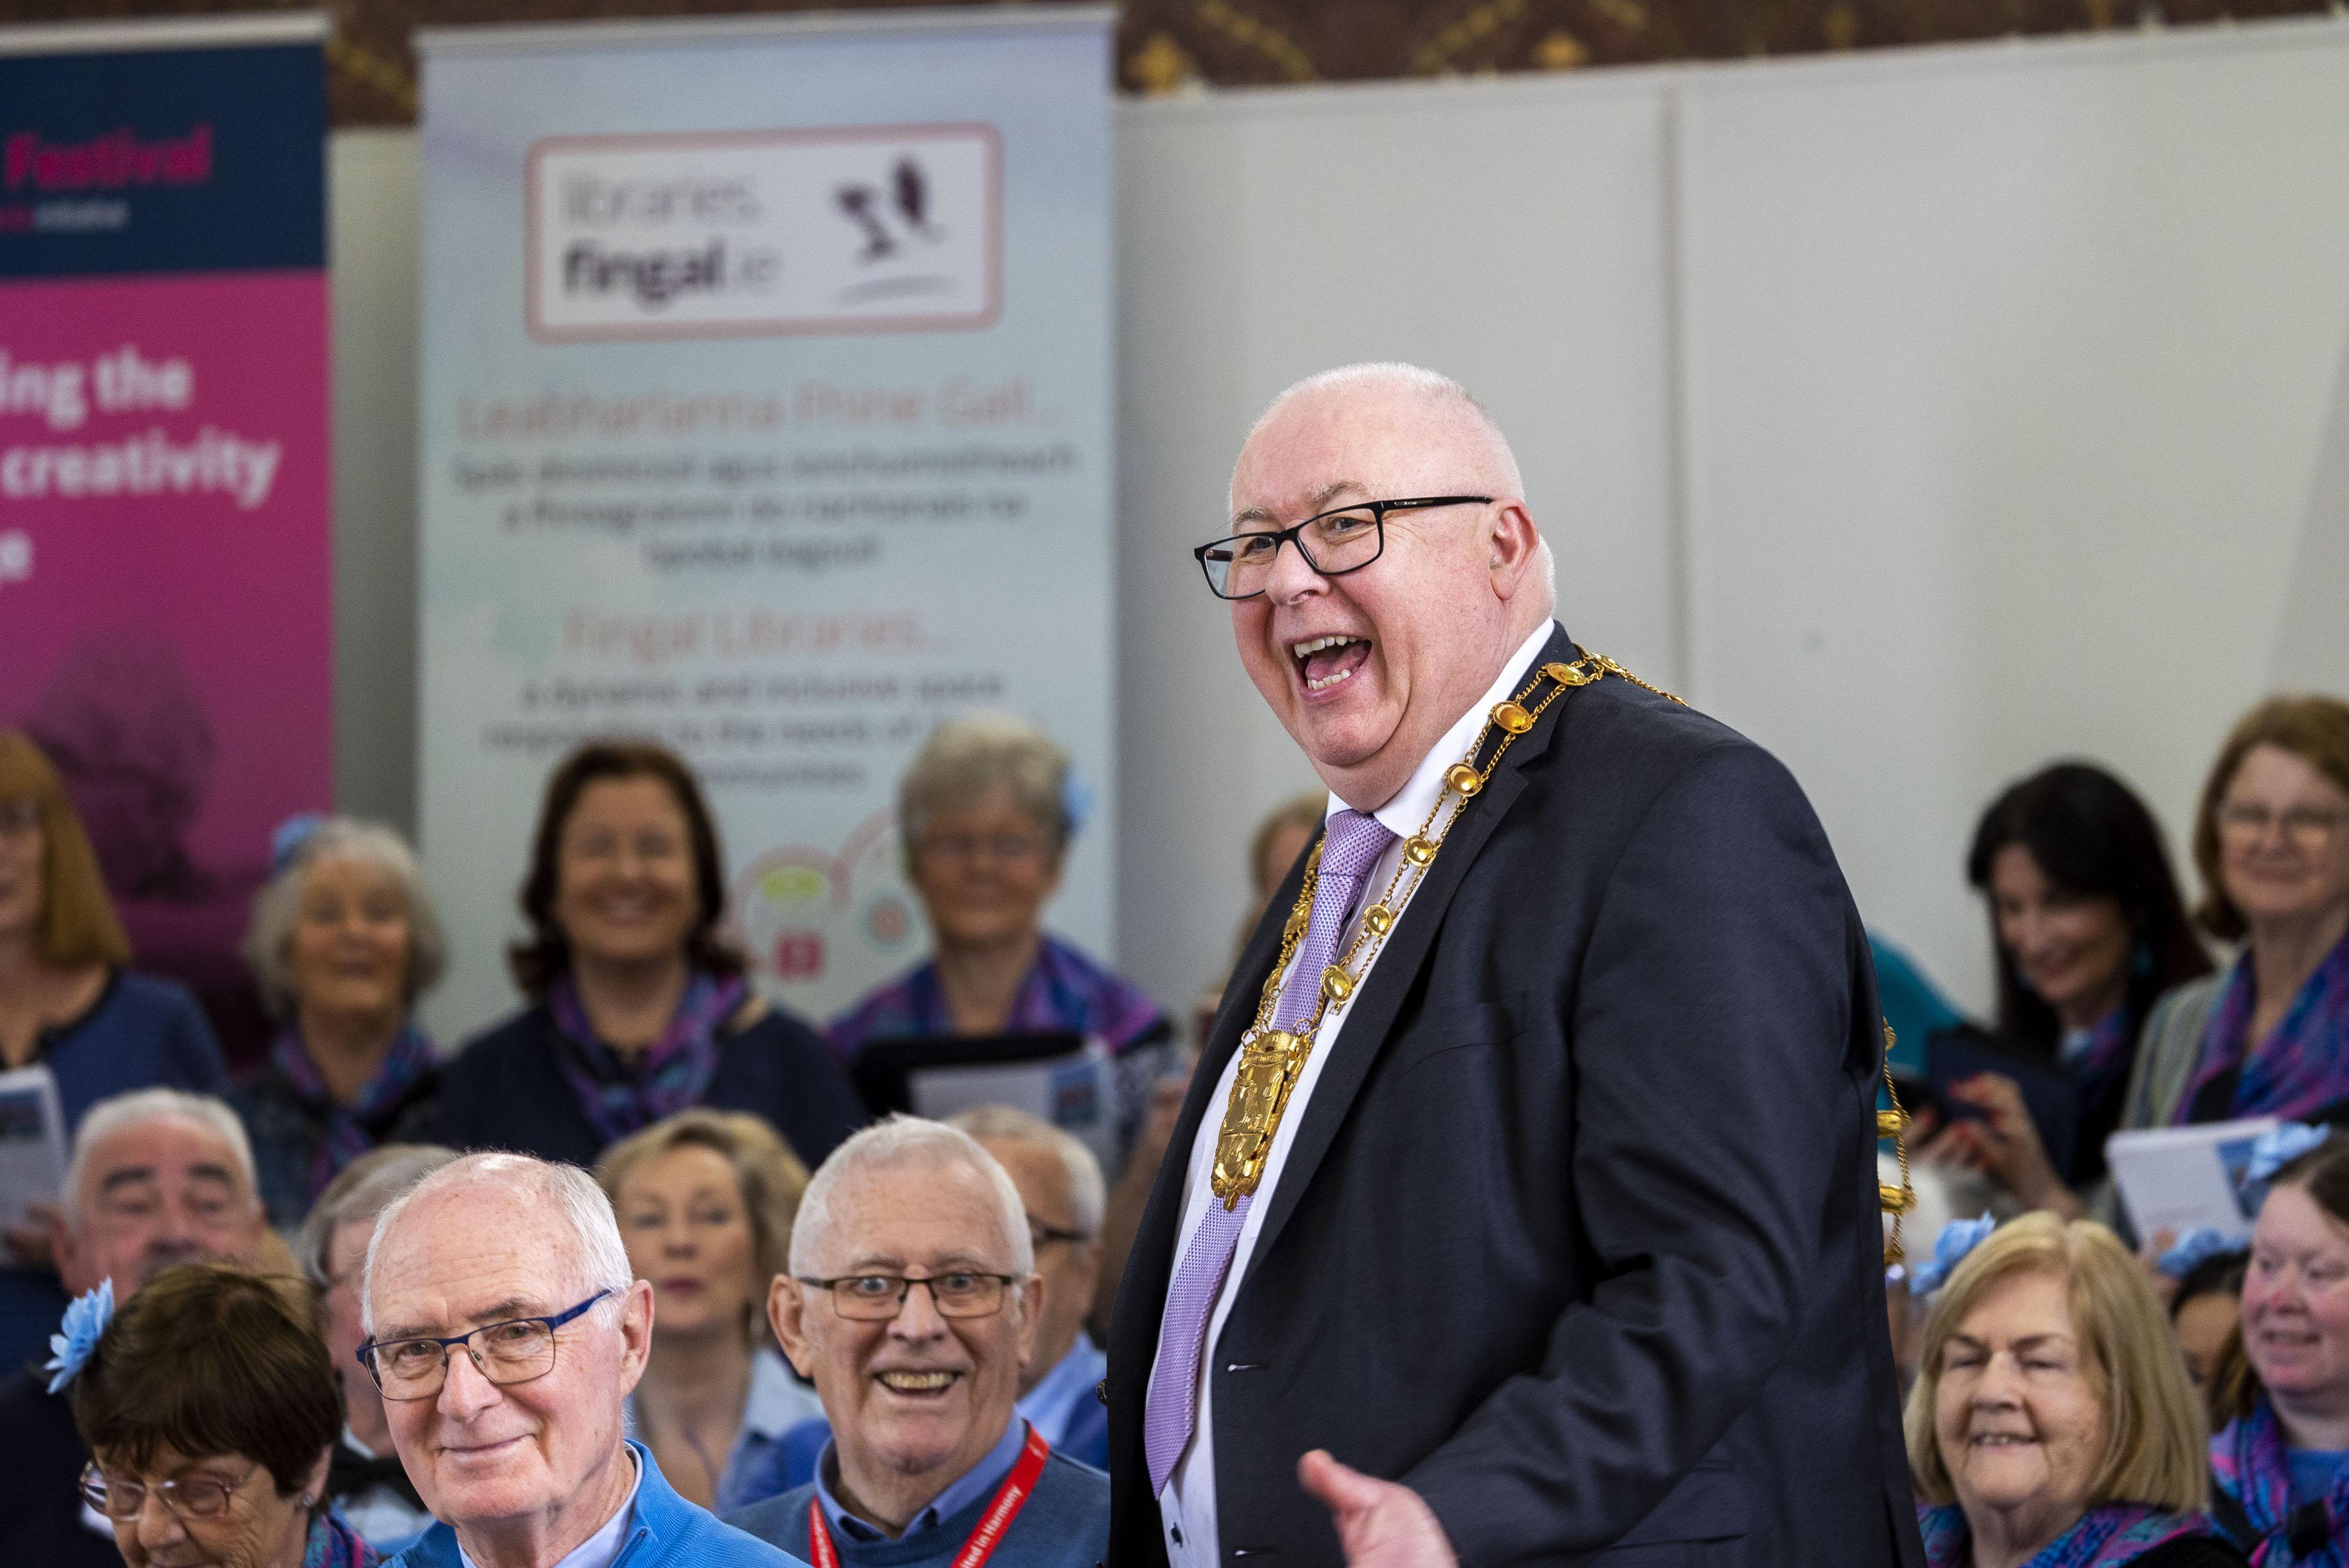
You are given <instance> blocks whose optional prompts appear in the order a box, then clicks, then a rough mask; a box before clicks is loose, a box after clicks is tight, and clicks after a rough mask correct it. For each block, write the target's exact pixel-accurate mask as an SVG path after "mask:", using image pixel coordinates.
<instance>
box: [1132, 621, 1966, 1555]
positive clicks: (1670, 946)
mask: <svg viewBox="0 0 2349 1568" xmlns="http://www.w3.org/2000/svg"><path fill="white" fill-rule="evenodd" d="M1574 656H1575V654H1574V649H1573V645H1571V644H1570V643H1569V642H1568V639H1567V636H1566V634H1565V633H1564V631H1563V630H1557V629H1554V630H1553V633H1552V635H1551V638H1550V642H1549V644H1548V645H1547V648H1546V649H1545V650H1544V653H1543V655H1542V658H1543V659H1544V660H1553V659H1571V658H1572V657H1574ZM1302 870H1303V862H1302V861H1299V865H1298V866H1297V867H1295V868H1292V869H1291V871H1290V873H1289V877H1288V883H1287V885H1286V886H1285V887H1284V888H1283V890H1282V891H1281V892H1280V893H1279V894H1278V896H1277V897H1276V898H1275V899H1274V901H1273V903H1272V906H1271V908H1270V909H1269V910H1268V911H1267V913H1266V914H1265V916H1264V918H1263V919H1262V920H1261V921H1260V922H1258V923H1257V929H1256V931H1255V933H1254V934H1253V935H1252V936H1251V937H1250V939H1249V942H1248V946H1247V952H1246V954H1245V955H1244V956H1243V957H1242V959H1241V962H1240V964H1239V966H1238V969H1237V972H1236V974H1235V975H1234V976H1233V980H1232V984H1231V985H1230V986H1229V988H1228V989H1227V990H1226V994H1225V995H1226V998H1227V1000H1226V1005H1225V1007H1224V1010H1223V1013H1222V1016H1219V1017H1218V1018H1217V1019H1216V1027H1215V1030H1214V1033H1213V1035H1212V1037H1211V1038H1210V1040H1209V1043H1208V1047H1207V1049H1206V1053H1205V1057H1204V1059H1203V1060H1202V1061H1201V1063H1200V1065H1199V1069H1198V1072H1197V1074H1196V1076H1195V1078H1194V1079H1193V1082H1192V1085H1191V1090H1190V1094H1189V1096H1188V1098H1187V1099H1186V1100H1185V1104H1184V1107H1183V1113H1182V1119H1181V1122H1180V1124H1179V1125H1178V1127H1177V1129H1176V1130H1175V1134H1174V1142H1173V1145H1172V1147H1171V1149H1170V1150H1169V1151H1168V1154H1167V1158H1166V1163H1165V1165H1164V1168H1163V1169H1162V1170H1161V1171H1160V1172H1159V1175H1158V1181H1157V1184H1156V1186H1155V1188H1154V1191H1153V1192H1152V1194H1151V1199H1150V1203H1149V1207H1148V1209H1147V1211H1146V1212H1145V1214H1144V1216H1143V1223H1142V1230H1141V1233H1140V1236H1139V1238H1138V1239H1137V1241H1136V1242H1135V1244H1134V1248H1133V1255H1132V1257H1131V1259H1130V1261H1129V1262H1128V1264H1127V1265H1126V1272H1125V1275H1124V1278H1123V1282H1122V1283H1121V1286H1120V1291H1119V1295H1118V1304H1117V1311H1116V1315H1115V1322H1114V1326H1113V1330H1112V1335H1111V1338H1110V1349H1109V1363H1110V1370H1109V1378H1108V1398H1109V1416H1110V1457H1111V1460H1112V1463H1111V1473H1112V1476H1113V1477H1114V1478H1115V1486H1114V1491H1113V1511H1112V1526H1111V1561H1112V1563H1117V1564H1127V1563H1133V1564H1155V1563H1163V1562H1164V1555H1165V1553H1164V1542H1163V1540H1162V1537H1161V1524H1160V1521H1159V1514H1158V1509H1157V1502H1156V1500H1155V1499H1154V1497H1153V1496H1152V1495H1151V1492H1150V1485H1149V1480H1148V1479H1147V1470H1146V1467H1145V1465H1144V1462H1143V1438H1142V1430H1143V1398H1144V1388H1145V1386H1146V1384H1147V1382H1148V1379H1149V1376H1150V1367H1151V1362H1152V1358H1153V1356H1154V1353H1155V1350H1156V1346H1157V1341H1158V1332H1159V1323H1160V1319H1161V1316H1162V1315H1163V1313H1164V1302H1165V1297H1166V1288H1167V1282H1168V1277H1169V1275H1170V1274H1171V1273H1172V1264H1173V1258H1174V1248H1175V1244H1176V1241H1177V1238H1176V1235H1175V1227H1176V1225H1177V1223H1178V1222H1179V1220H1180V1212H1179V1211H1180V1209H1181V1203H1182V1191H1183V1181H1184V1172H1185V1165H1186V1163H1187V1161H1188V1159H1189V1155H1190V1150H1191V1148H1192V1142H1193V1139H1194V1137H1195V1134H1196V1133H1197V1131H1198V1130H1199V1125H1200V1122H1201V1120H1202V1119H1205V1118H1206V1117H1211V1116H1212V1117H1217V1118H1220V1117H1221V1115H1222V1113H1223V1108H1222V1107H1221V1106H1220V1105H1210V1104H1209V1103H1208V1099H1209V1097H1210V1096H1211V1094H1212V1093H1213V1090H1214V1087H1215V1084H1216V1077H1217V1075H1218V1073H1219V1072H1220V1071H1221V1069H1222V1068H1223V1065H1224V1063H1225V1062H1226V1059H1227V1058H1228V1057H1230V1055H1231V1053H1232V1051H1233V1049H1234V1048H1235V1047H1236V1046H1237V1042H1238V1039H1239V1036H1240V1033H1241V1031H1242V1029H1243V1028H1244V1027H1245V1026H1247V1024H1248V1023H1249V1022H1251V1021H1252V1018H1253V1013H1254V1007H1255V1003H1256V1000H1257V993H1258V990H1259V987H1260V985H1261V984H1262V981H1263V978H1264V976H1265V975H1266V974H1267V973H1268V971H1269V969H1270V968H1271V965H1272V960H1273V957H1274V954H1275V952H1276V949H1277V946H1278V935H1279V927H1280V923H1281V921H1282V920H1283V918H1284V917H1285V916H1286V915H1287V914H1288V910H1289V908H1290V905H1291V902H1292V901H1293V900H1294V899H1295V897H1296V895H1297V888H1298V883H1299V879H1300V876H1301V873H1302ZM1882 1049H1883V1039H1882V1035H1881V1026H1880V1024H1879V1021H1878V1010H1877V1003H1876V987H1875V979H1874V975H1873V973H1872V971H1871V969H1870V966H1869V960H1868V944H1867V939H1866V937H1865V935H1864V934H1863V933H1862V931H1861V929H1860V922H1859V916H1858V913H1857V911H1856V910H1855V909H1854V908H1853V905H1852V902H1851V898H1850V895H1849V893H1848V892H1847V891H1846V889H1845V886H1844V882H1843V877H1842V874H1841V873H1840V872H1838V871H1837V866H1836V861H1835V856H1834V855H1833V853H1832V852H1831V851H1829V849H1828V847H1827V842H1826V836H1825V834H1824V833H1823V832H1822V831H1821V830H1820V828H1819V825H1818V822H1817V820H1816V818H1815V817H1814V816H1813V814H1812V812H1811V810H1810V808H1809V806H1808V804H1807V803H1806V801H1805V799H1804V798H1803V794H1802V791H1801V790H1800V789H1798V788H1797V787H1796V786H1795V781H1794V779H1793V778H1792V777H1791V776H1790V775H1789V774H1788V773H1787V772H1786V770H1785V768H1783V767H1782V766H1780V765H1779V764H1778V763H1777V762H1776V761H1775V759H1774V758H1771V757H1770V756H1769V755H1768V754H1767V753H1766V752H1764V751H1763V750H1762V749H1761V748H1759V747H1756V746H1754V744H1752V743H1751V742H1749V741H1747V740H1745V739H1744V738H1742V737H1740V736H1738V735H1737V734H1735V733H1733V731H1731V730H1729V729H1727V728H1725V727H1723V726H1722V725H1720V724H1717V723H1715V722H1714V721H1713V720H1712V719H1709V718H1707V717H1704V716H1702V714H1699V713H1696V712H1694V711H1692V710H1691V709H1688V708H1685V707H1679V706H1677V705H1675V704H1673V703H1671V702H1669V701H1667V700H1665V699H1664V698H1662V697H1660V696H1654V695H1652V694H1651V693H1649V692H1647V691H1644V690H1641V689H1640V687H1638V686H1633V685H1632V684H1630V682H1628V681H1625V680H1621V679H1619V678H1617V677H1614V676H1609V677H1608V678H1607V679H1605V680H1604V681H1602V682H1600V683H1599V684H1596V685H1592V686H1583V687H1580V688H1577V689H1573V690H1569V691H1568V692H1566V693H1564V694H1562V695H1561V696H1559V697H1558V698H1557V700H1556V701H1555V702H1554V703H1552V705H1551V706H1550V708H1549V710H1548V712H1547V714H1545V715H1544V717H1543V718H1542V720H1541V722H1540V724H1539V726H1538V727H1537V728H1536V729H1534V730H1533V732H1532V733H1530V734H1528V735H1526V736H1525V737H1523V738H1520V739H1518V740H1517V741H1516V744H1515V745H1514V746H1513V747H1511V748H1510V749H1509V751H1508V753H1507V755H1506V757H1505V758H1503V760H1502V762H1501V764H1500V766H1499V767H1498V768H1497V769H1495V772H1494V774H1493V776H1492V779H1491V780H1490V781H1489V783H1488V784H1487V785H1486V787H1485V790H1484V792H1483V793H1482V794H1481V795H1480V796H1479V797H1478V798H1476V799H1474V800H1473V801H1471V802H1470V803H1469V805H1468V808H1467V810H1465V812H1464V814H1463V815H1462V816H1461V817H1460V819H1459V820H1458V821H1457V823H1456V824H1455V825H1454V828H1453V829H1452V831H1451V833H1450V836H1449V837H1448V839H1447V840H1446V841H1445V843H1444V849H1443V851H1442V852H1441V853H1440V854H1439V855H1438V856H1437V858H1436V861H1435V863H1434V865H1433V867H1432V868H1431V870H1430V872H1429V873H1428V875H1427V878H1426V880H1425V881H1424V882H1423V884H1422V885H1421V886H1420V888H1419V890H1418V892H1416V893H1415V894H1414V895H1413V898H1412V901H1411V903H1410V904H1409V906H1408V908H1407V910H1406V911H1405V913H1404V914H1403V917H1402V921H1401V922H1400V923H1398V925H1397V927H1396V929H1395V933H1394V934H1393V935H1392V937H1391V938H1390V939H1389V940H1388V942H1387V945H1386V948H1385V951H1384V952H1383V953H1382V954H1381V955H1380V957H1379V959H1378V963H1377V966H1376V967H1375V968H1374V969H1373V970H1372V971H1371V975H1370V979H1369V981H1368V983H1367V984H1366V985H1364V986H1363V988H1362V990H1361V992H1360V993H1359V994H1358V995H1357V996H1356V997H1355V999H1354V1001H1353V1004H1352V1008H1351V1011H1350V1014H1349V1016H1347V1018H1346V1021H1345V1026H1344V1028H1343V1030H1342V1032H1341V1033H1340V1036H1339V1037H1338V1040H1337V1043H1336V1046H1335V1049H1334V1053H1333V1055H1332V1056H1331V1057H1330V1060H1329V1062H1328V1063H1327V1064H1326V1065H1325V1066H1324V1067H1323V1069H1322V1074H1321V1078H1320V1080H1319V1085H1318V1086H1317V1088H1316V1089H1315V1091H1314V1094H1313V1096H1312V1098H1311V1099H1310V1100H1309V1102H1308V1103H1307V1105H1306V1106H1305V1108H1304V1109H1303V1111H1302V1113H1301V1114H1302V1118H1303V1119H1302V1122H1301V1124H1300V1125H1299V1130H1298V1134H1297V1139H1296V1142H1295V1144H1294V1146H1293V1148H1292V1149H1291V1150H1290V1151H1289V1154H1288V1164H1287V1166H1286V1168H1285V1170H1284V1171H1283V1172H1282V1174H1281V1177H1280V1181H1279V1182H1278V1186H1276V1187H1275V1188H1274V1189H1273V1191H1271V1193H1270V1195H1269V1198H1268V1200H1267V1202H1268V1211H1267V1213H1266V1216H1265V1220H1264V1224H1263V1229H1262V1233H1261V1234H1260V1236H1259V1239H1258V1241H1257V1246H1256V1250H1255V1252H1254V1253H1253V1254H1252V1256H1251V1258H1250V1261H1249V1264H1248V1267H1247V1273H1246V1274H1245V1275H1244V1276H1243V1278H1242V1280H1241V1282H1240V1285H1239V1291H1238V1295H1237V1299H1236V1300H1235V1302H1234V1305H1233V1308H1232V1311H1231V1314H1230V1316H1229V1317H1228V1319H1227V1320H1226V1323H1225V1326H1224V1329H1223V1333H1222V1335H1221V1336H1220V1337H1219V1338H1218V1340H1217V1341H1216V1344H1215V1345H1214V1346H1211V1347H1210V1349H1209V1352H1208V1354H1207V1356H1206V1357H1205V1358H1204V1363H1205V1368H1206V1370H1205V1374H1204V1375H1205V1376H1206V1377H1212V1378H1213V1379H1214V1384H1213V1388H1214V1397H1215V1425H1214V1440H1215V1443H1216V1515H1217V1522H1218V1530H1219V1534H1220V1545H1221V1548H1222V1554H1223V1560H1224V1561H1225V1562H1226V1563H1230V1562H1233V1561H1235V1560H1236V1559H1239V1558H1242V1557H1253V1556H1276V1557H1277V1558H1278V1562H1279V1563H1280V1564H1281V1565H1282V1568H1300V1565H1304V1564H1330V1565H1332V1568H1335V1565H1336V1564H1339V1563H1341V1562H1342V1557H1341V1554H1340V1551H1339V1545H1338V1540H1337V1535H1336V1532H1335V1530H1334V1528H1333V1526H1332V1525H1331V1523H1330V1516H1329V1512H1328V1511H1327V1510H1326V1509H1325V1508H1324V1507H1323V1506H1322V1505H1321V1504H1320V1503H1319V1502H1318V1501H1314V1500H1313V1499H1312V1498H1310V1497H1309V1496H1308V1495H1307V1494H1306V1493H1305V1492H1304V1491H1303V1490H1302V1489H1300V1488H1299V1485H1298V1483H1297V1461H1298V1458H1299V1455H1301V1454H1303V1453H1304V1452H1306V1451H1307V1450H1308V1449H1315V1448H1326V1449H1330V1451H1331V1452H1332V1453H1334V1454H1335V1455H1336V1456H1337V1457H1338V1459H1340V1460H1342V1461H1344V1462H1345V1463H1347V1464H1349V1465H1351V1466H1353V1467H1355V1468H1356V1469H1358V1470H1364V1471H1366V1472H1368V1473H1370V1474H1371V1475H1374V1476H1381V1477H1384V1478H1388V1479H1391V1480H1398V1481H1401V1482H1402V1483H1403V1484H1405V1485H1407V1486H1410V1487H1411V1488H1413V1490H1414V1491H1417V1492H1418V1493H1419V1494H1420V1495H1421V1496H1422V1497H1423V1498H1425V1499H1426V1500H1427V1501H1428V1503H1429V1504H1430V1505H1431V1506H1432V1507H1433V1510H1434V1511H1435V1514H1436V1517H1437V1518H1438V1519H1439V1520H1440V1521H1441V1522H1442V1523H1443V1525H1444V1531H1445V1532H1446V1534H1447V1535H1449V1537H1450V1538H1451V1542H1452V1544H1453V1546H1454V1550H1455V1551H1456V1552H1457V1553H1459V1555H1460V1558H1461V1561H1462V1562H1463V1563H1465V1564H1470V1565H1473V1568H1485V1565H1486V1564H1497V1563H1606V1564H1610V1565H1614V1564H1620V1565H1621V1568H1632V1565H1633V1564H1642V1565H1652V1568H1663V1565H1665V1564H1672V1565H1675V1568H1681V1565H1686V1568H1696V1565H1703V1568H1714V1565H1719V1568H1730V1565H1733V1564H1735V1565H1741V1568H1743V1565H1752V1568H1765V1565H1766V1568H1797V1565H1800V1568H1876V1565H1878V1564H1893V1563H1899V1564H1904V1565H1909V1568H1915V1565H1917V1564H1920V1563H1921V1562H1922V1552H1921V1549H1920V1544H1919V1542H1918V1537H1917V1532H1916V1522H1915V1515H1914V1509H1913V1504H1912V1501H1911V1498H1910V1493H1909V1474H1908V1466H1907V1462H1906V1460H1905V1458H1904V1454H1903V1449H1902V1446H1901V1436H1900V1418H1899V1415H1900V1413H1899V1383H1898V1380H1897V1377H1896V1375H1895V1373H1894V1369H1893V1363H1892V1353H1891V1346H1890V1343H1889V1337H1888V1335H1887V1330H1886V1326H1885V1310H1884V1283H1883V1268H1882V1256H1881V1253H1882V1243H1881V1230H1880V1222H1879V1218H1878V1200H1877V1176H1876V1134H1875V1110H1876V1086H1877V1075H1878V1065H1879V1062H1880V1059H1881V1054H1882ZM1292 1114H1295V1113H1294V1112H1293V1113H1292Z"/></svg>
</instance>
